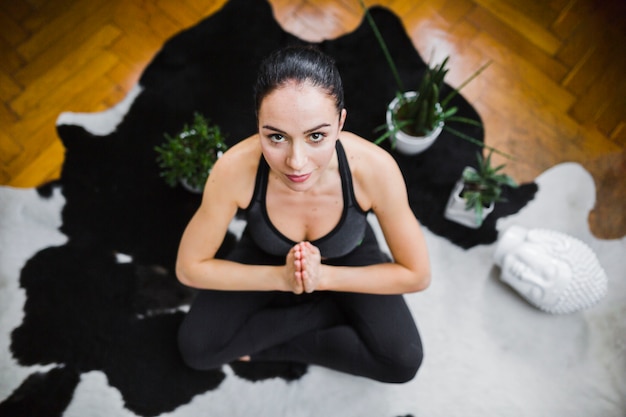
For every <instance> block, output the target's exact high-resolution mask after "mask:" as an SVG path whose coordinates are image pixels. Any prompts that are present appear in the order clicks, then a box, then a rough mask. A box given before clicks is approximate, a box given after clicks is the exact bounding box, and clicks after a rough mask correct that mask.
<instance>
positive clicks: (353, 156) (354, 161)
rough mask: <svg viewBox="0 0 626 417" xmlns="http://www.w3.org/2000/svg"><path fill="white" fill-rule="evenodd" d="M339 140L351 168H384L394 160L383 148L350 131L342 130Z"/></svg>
mask: <svg viewBox="0 0 626 417" xmlns="http://www.w3.org/2000/svg"><path fill="white" fill-rule="evenodd" d="M340 141H341V144H342V145H343V148H344V150H345V152H346V156H347V157H348V162H349V164H350V166H351V169H352V170H353V171H354V170H358V169H364V170H366V171H367V172H371V171H372V168H381V169H384V168H385V167H388V166H389V164H391V165H395V160H394V159H393V157H392V156H391V155H390V154H389V152H387V151H386V150H385V149H383V148H381V147H380V146H378V145H376V144H375V143H373V142H371V141H369V140H367V139H364V138H362V137H361V136H359V135H356V134H354V133H352V132H347V131H343V132H341V135H340Z"/></svg>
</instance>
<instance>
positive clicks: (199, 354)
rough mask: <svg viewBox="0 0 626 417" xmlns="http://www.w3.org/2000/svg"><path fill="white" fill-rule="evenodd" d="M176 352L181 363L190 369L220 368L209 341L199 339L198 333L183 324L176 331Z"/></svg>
mask: <svg viewBox="0 0 626 417" xmlns="http://www.w3.org/2000/svg"><path fill="white" fill-rule="evenodd" d="M178 351H179V352H180V355H181V357H182V359H183V362H184V363H185V364H186V365H187V366H189V367H190V368H192V369H197V370H208V369H215V368H218V367H219V366H221V365H222V364H221V363H218V362H216V360H217V359H219V358H218V355H217V349H215V348H214V347H213V346H211V343H210V339H209V338H206V337H203V338H200V337H199V332H197V331H193V330H191V329H188V328H187V327H186V326H185V325H184V323H183V325H182V326H181V327H180V329H179V330H178Z"/></svg>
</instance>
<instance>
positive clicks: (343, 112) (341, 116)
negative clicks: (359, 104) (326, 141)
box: [339, 109, 348, 131]
mask: <svg viewBox="0 0 626 417" xmlns="http://www.w3.org/2000/svg"><path fill="white" fill-rule="evenodd" d="M347 114H348V111H347V110H346V109H341V113H340V114H339V131H341V130H343V124H344V123H345V122H346V116H347Z"/></svg>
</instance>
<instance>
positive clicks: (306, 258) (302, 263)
mask: <svg viewBox="0 0 626 417" xmlns="http://www.w3.org/2000/svg"><path fill="white" fill-rule="evenodd" d="M295 258H296V279H297V280H298V281H299V282H302V285H303V287H304V291H305V292H307V293H312V292H313V291H315V290H316V289H317V286H318V285H319V282H320V265H321V263H322V257H321V255H320V251H319V249H318V248H317V247H315V246H313V245H312V244H311V243H310V242H300V243H298V244H297V245H296V246H295Z"/></svg>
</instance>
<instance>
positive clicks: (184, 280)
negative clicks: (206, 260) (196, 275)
mask: <svg viewBox="0 0 626 417" xmlns="http://www.w3.org/2000/svg"><path fill="white" fill-rule="evenodd" d="M188 269H189V268H188V267H187V266H186V265H185V264H183V263H182V262H180V261H178V262H176V269H175V271H176V278H177V279H178V282H180V283H181V284H183V285H185V286H187V287H192V288H197V284H196V283H195V282H194V280H193V278H192V275H191V274H189V273H188Z"/></svg>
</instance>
